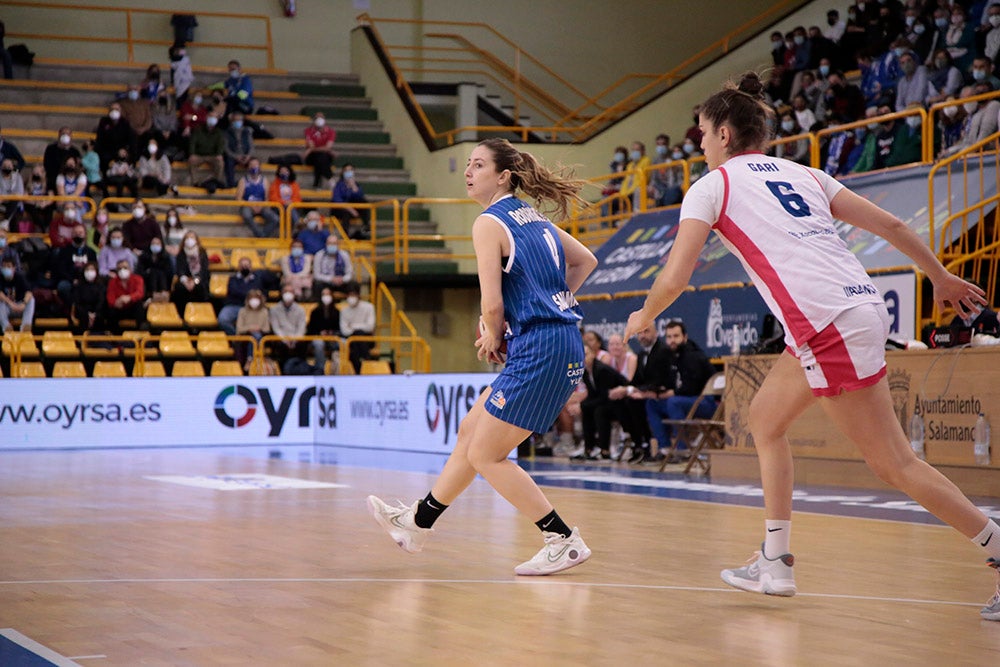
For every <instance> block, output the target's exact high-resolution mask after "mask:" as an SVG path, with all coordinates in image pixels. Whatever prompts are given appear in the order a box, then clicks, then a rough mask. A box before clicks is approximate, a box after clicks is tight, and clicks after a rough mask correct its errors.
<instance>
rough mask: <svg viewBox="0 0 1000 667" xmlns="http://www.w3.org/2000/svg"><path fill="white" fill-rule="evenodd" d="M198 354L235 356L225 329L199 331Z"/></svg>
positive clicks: (216, 356)
mask: <svg viewBox="0 0 1000 667" xmlns="http://www.w3.org/2000/svg"><path fill="white" fill-rule="evenodd" d="M198 354H200V355H201V356H202V357H203V358H204V357H215V358H220V357H222V358H228V357H231V356H233V348H232V347H230V346H229V338H228V337H227V336H226V332H224V331H199V332H198Z"/></svg>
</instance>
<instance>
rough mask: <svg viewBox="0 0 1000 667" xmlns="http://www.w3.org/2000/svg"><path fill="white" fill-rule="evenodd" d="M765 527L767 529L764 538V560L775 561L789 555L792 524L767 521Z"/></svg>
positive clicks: (774, 520)
mask: <svg viewBox="0 0 1000 667" xmlns="http://www.w3.org/2000/svg"><path fill="white" fill-rule="evenodd" d="M764 527H765V528H766V529H767V533H766V534H765V536H764V558H770V559H771V560H774V559H775V558H777V557H778V556H784V555H785V554H787V553H788V548H789V547H788V544H789V541H790V540H791V533H792V522H791V521H778V520H776V519H766V520H765V521H764Z"/></svg>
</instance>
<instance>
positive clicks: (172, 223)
mask: <svg viewBox="0 0 1000 667" xmlns="http://www.w3.org/2000/svg"><path fill="white" fill-rule="evenodd" d="M167 224H168V225H170V226H171V227H176V226H177V216H176V215H170V216H167Z"/></svg>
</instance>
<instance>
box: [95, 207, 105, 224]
mask: <svg viewBox="0 0 1000 667" xmlns="http://www.w3.org/2000/svg"><path fill="white" fill-rule="evenodd" d="M106 224H108V212H107V211H105V210H103V209H102V210H101V211H100V212H99V213H98V214H97V216H96V217H95V218H94V225H95V226H97V227H103V226H104V225H106Z"/></svg>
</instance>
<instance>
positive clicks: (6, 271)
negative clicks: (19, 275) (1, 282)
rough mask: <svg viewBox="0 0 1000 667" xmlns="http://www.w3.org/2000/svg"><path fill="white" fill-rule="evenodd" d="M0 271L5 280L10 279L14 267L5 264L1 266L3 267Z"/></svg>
mask: <svg viewBox="0 0 1000 667" xmlns="http://www.w3.org/2000/svg"><path fill="white" fill-rule="evenodd" d="M0 273H2V274H3V277H4V278H6V279H7V280H10V279H11V278H13V277H14V269H12V268H9V267H6V266H5V267H3V269H0Z"/></svg>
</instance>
